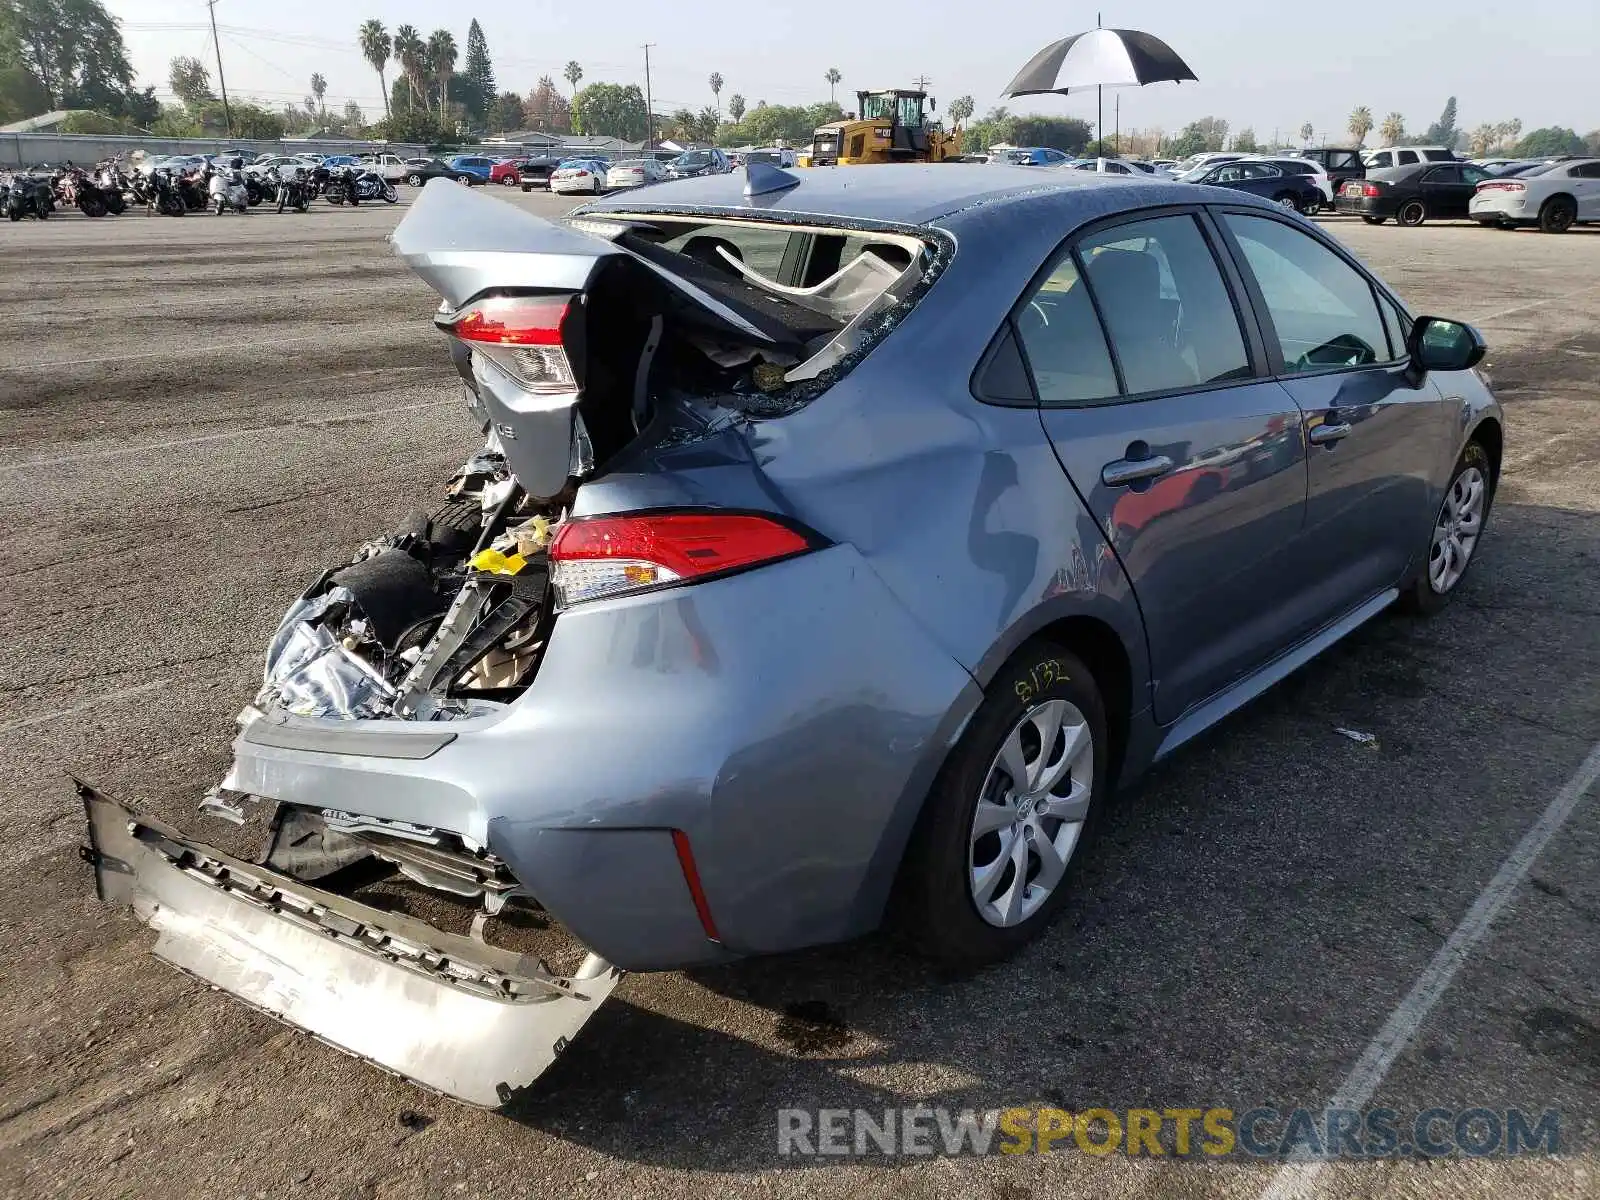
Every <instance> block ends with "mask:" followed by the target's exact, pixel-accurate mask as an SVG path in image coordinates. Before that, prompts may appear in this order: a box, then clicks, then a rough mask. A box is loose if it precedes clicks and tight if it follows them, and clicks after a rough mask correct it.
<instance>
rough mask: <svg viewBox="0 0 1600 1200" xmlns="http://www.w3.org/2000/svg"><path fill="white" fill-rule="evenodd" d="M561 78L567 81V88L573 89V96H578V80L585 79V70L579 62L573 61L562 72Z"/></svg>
mask: <svg viewBox="0 0 1600 1200" xmlns="http://www.w3.org/2000/svg"><path fill="white" fill-rule="evenodd" d="M561 76H562V78H563V79H565V80H566V81H567V86H568V87H570V88H571V89H572V94H573V95H574V96H576V95H577V94H578V80H580V79H582V78H583V68H582V67H580V66H579V65H578V60H577V59H575V58H574V59H571V60H570V61H569V62H568V63H567V65H566V68H565V69H564V70H563V71H562V72H561Z"/></svg>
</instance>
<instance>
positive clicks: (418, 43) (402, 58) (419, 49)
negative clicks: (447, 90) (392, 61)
mask: <svg viewBox="0 0 1600 1200" xmlns="http://www.w3.org/2000/svg"><path fill="white" fill-rule="evenodd" d="M394 56H395V58H396V59H398V60H399V62H400V73H401V74H402V75H404V76H405V79H406V96H407V101H406V107H407V108H414V107H416V103H417V97H418V96H423V97H426V96H427V94H428V89H427V85H426V74H427V71H426V68H427V62H428V45H427V43H426V42H424V41H423V40H422V35H421V34H420V33H418V32H417V27H416V26H415V25H397V26H396V27H395V31H394Z"/></svg>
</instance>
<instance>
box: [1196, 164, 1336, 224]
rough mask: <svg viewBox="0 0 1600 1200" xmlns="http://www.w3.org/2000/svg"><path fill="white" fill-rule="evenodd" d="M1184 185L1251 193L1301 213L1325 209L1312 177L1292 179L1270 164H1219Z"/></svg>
mask: <svg viewBox="0 0 1600 1200" xmlns="http://www.w3.org/2000/svg"><path fill="white" fill-rule="evenodd" d="M1182 181H1183V182H1185V183H1199V184H1205V185H1207V186H1209V187H1224V188H1232V189H1234V190H1235V191H1240V192H1248V193H1250V194H1251V195H1252V196H1262V197H1264V198H1266V199H1268V200H1271V201H1272V202H1273V203H1274V204H1277V205H1280V206H1281V207H1283V208H1287V209H1290V210H1291V211H1293V212H1298V213H1314V212H1316V211H1317V209H1318V208H1319V207H1321V205H1322V191H1321V189H1319V188H1318V187H1317V185H1316V183H1315V182H1314V181H1313V180H1312V178H1311V176H1309V175H1291V174H1289V173H1288V172H1287V171H1285V170H1283V169H1282V168H1281V167H1275V166H1273V165H1272V164H1271V163H1264V162H1250V161H1232V162H1219V163H1216V164H1214V165H1213V166H1211V167H1210V168H1209V169H1207V170H1204V171H1201V172H1198V173H1197V172H1194V171H1191V172H1189V173H1188V174H1187V175H1184V176H1183V177H1182Z"/></svg>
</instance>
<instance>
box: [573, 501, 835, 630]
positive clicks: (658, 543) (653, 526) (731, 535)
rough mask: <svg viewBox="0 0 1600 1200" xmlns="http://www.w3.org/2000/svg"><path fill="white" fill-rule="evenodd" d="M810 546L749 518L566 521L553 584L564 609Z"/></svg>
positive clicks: (641, 517)
mask: <svg viewBox="0 0 1600 1200" xmlns="http://www.w3.org/2000/svg"><path fill="white" fill-rule="evenodd" d="M811 548H812V543H811V541H810V540H809V539H808V538H806V537H805V536H804V535H803V534H800V533H798V532H796V531H795V530H793V529H791V528H789V526H787V525H783V524H780V523H779V522H777V521H775V520H772V519H771V518H768V517H761V516H755V515H753V514H748V513H659V514H648V513H646V514H639V515H635V516H627V517H593V518H587V519H581V520H576V521H569V522H567V523H566V524H565V525H563V526H562V527H561V531H560V532H559V533H558V534H557V535H556V540H555V542H554V544H552V545H551V547H550V564H551V571H550V582H551V585H552V586H553V587H554V588H555V592H556V599H557V601H558V602H559V603H560V604H561V605H562V607H567V606H570V605H573V604H581V603H582V602H583V601H585V600H599V599H602V598H604V597H607V596H618V595H624V594H626V593H628V592H635V591H640V590H642V589H644V588H651V587H657V586H659V585H661V584H668V583H680V582H689V581H693V580H696V579H700V578H703V577H705V576H709V575H719V574H722V573H723V572H726V571H735V570H739V569H740V568H743V567H753V566H756V565H758V564H760V563H767V562H773V561H776V560H777V559H780V558H788V557H789V556H791V555H794V554H801V553H804V552H805V551H807V550H809V549H811Z"/></svg>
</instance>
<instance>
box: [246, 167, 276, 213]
mask: <svg viewBox="0 0 1600 1200" xmlns="http://www.w3.org/2000/svg"><path fill="white" fill-rule="evenodd" d="M244 190H245V192H246V193H247V194H248V195H249V197H250V207H251V208H255V207H256V205H258V204H261V203H262V202H263V201H264V202H266V203H267V204H276V203H277V201H278V177H277V176H276V175H275V174H273V173H272V172H271V171H269V172H267V174H265V175H257V174H255V173H254V172H250V171H247V172H245V176H244Z"/></svg>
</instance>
